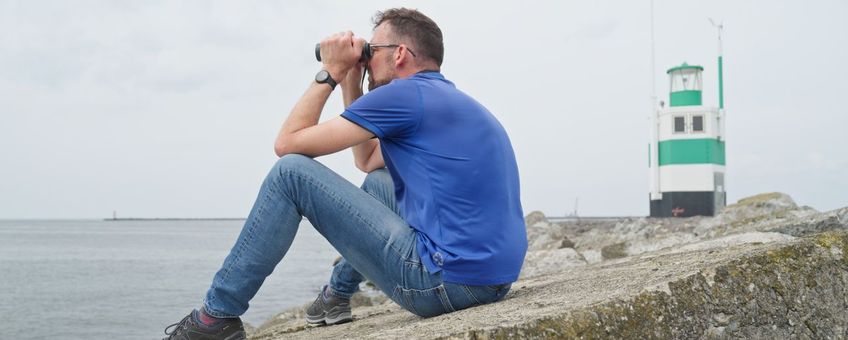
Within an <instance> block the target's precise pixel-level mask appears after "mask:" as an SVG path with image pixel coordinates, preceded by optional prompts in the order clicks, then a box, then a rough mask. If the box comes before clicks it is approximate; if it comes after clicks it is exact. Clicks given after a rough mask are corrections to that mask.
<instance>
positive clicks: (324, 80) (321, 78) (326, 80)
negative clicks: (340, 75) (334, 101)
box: [315, 70, 338, 90]
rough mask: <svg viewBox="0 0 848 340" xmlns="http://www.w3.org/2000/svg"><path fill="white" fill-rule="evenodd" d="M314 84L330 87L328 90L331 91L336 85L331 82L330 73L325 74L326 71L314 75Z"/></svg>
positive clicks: (333, 81)
mask: <svg viewBox="0 0 848 340" xmlns="http://www.w3.org/2000/svg"><path fill="white" fill-rule="evenodd" d="M315 82H316V83H318V84H327V85H330V88H331V89H333V90H335V89H336V85H337V84H338V83H336V81H335V80H333V77H330V72H327V70H321V71H318V74H316V75H315Z"/></svg>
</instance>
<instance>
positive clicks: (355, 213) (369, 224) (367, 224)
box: [286, 169, 404, 259]
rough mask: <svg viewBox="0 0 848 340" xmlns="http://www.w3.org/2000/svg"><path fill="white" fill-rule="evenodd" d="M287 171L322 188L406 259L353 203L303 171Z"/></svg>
mask: <svg viewBox="0 0 848 340" xmlns="http://www.w3.org/2000/svg"><path fill="white" fill-rule="evenodd" d="M286 172H288V173H289V174H290V175H294V176H297V177H299V178H300V179H301V180H304V181H305V182H306V183H309V185H311V186H313V187H315V188H316V189H319V190H321V191H322V192H323V193H324V194H326V195H327V196H329V197H331V198H332V199H333V201H335V202H336V203H339V205H341V206H343V207H344V209H345V210H346V211H347V212H348V213H350V214H351V215H354V216H356V218H357V219H358V220H359V221H360V222H362V224H364V225H366V226H368V229H370V230H371V232H373V233H374V234H376V235H377V236H378V237H379V238H380V240H381V241H383V242H384V243H385V244H388V245H389V248H391V249H392V251H394V253H395V254H397V255H398V257H399V258H401V259H404V256H403V255H402V254H401V252H400V251H399V250H398V249H397V248H395V246H394V245H393V244H390V243H389V239H388V238H384V237H383V235H382V233H380V232H378V231H377V228H376V227H375V226H374V225H373V224H372V223H370V222H369V221H366V220H365V218H363V217H362V215H361V214H359V212H358V211H355V210H354V209H352V206H351V205H350V204H349V203H348V202H347V201H345V200H342V199H341V198H339V197H338V196H336V195H334V194H333V193H332V191H330V190H328V188H327V187H326V186H324V185H323V184H322V183H320V182H318V181H316V180H314V179H313V178H312V177H309V176H305V174H303V173H301V172H296V171H292V169H286ZM360 190H361V189H360ZM289 198H291V197H289ZM381 205H382V203H381ZM387 209H388V208H387ZM393 213H394V212H393ZM302 215H303V214H301V216H302Z"/></svg>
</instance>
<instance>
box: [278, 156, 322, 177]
mask: <svg viewBox="0 0 848 340" xmlns="http://www.w3.org/2000/svg"><path fill="white" fill-rule="evenodd" d="M314 163H315V160H314V159H312V158H309V157H306V156H304V155H300V154H294V153H293V154H288V155H284V156H283V157H280V159H278V160H277V163H276V164H274V169H275V170H277V171H279V172H280V173H282V172H283V171H285V170H300V169H304V168H308V167H309V166H311V165H313V164H314Z"/></svg>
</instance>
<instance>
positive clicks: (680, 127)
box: [674, 116, 686, 133]
mask: <svg viewBox="0 0 848 340" xmlns="http://www.w3.org/2000/svg"><path fill="white" fill-rule="evenodd" d="M674 132H675V133H678V132H686V117H683V116H678V117H674Z"/></svg>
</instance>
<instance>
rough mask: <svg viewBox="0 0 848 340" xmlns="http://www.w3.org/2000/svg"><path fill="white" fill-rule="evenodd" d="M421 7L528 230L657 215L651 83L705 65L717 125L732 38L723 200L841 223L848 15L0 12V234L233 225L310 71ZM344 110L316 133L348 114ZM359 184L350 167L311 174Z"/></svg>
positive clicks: (574, 7)
mask: <svg viewBox="0 0 848 340" xmlns="http://www.w3.org/2000/svg"><path fill="white" fill-rule="evenodd" d="M395 6H406V7H413V8H418V9H420V10H421V11H422V12H424V13H425V14H427V15H429V16H430V17H431V18H433V19H434V20H435V21H436V22H437V23H438V24H439V25H440V27H441V28H442V31H443V33H444V37H445V50H446V52H445V62H444V64H443V69H442V71H443V73H444V74H445V76H446V77H447V78H448V79H450V80H452V81H454V82H455V83H456V85H457V87H458V88H460V89H461V90H463V91H465V92H466V93H468V94H470V95H471V96H473V97H475V98H476V99H477V100H478V101H480V102H481V103H483V104H484V105H485V106H487V107H488V108H489V110H490V111H492V113H494V114H495V116H497V117H498V119H500V121H501V123H502V124H503V125H504V126H505V127H506V129H507V131H508V133H509V134H510V137H511V139H512V143H513V147H514V148H515V151H516V156H517V159H518V163H519V169H520V173H521V189H522V203H523V206H524V210H525V213H529V212H530V211H532V210H542V211H544V212H545V213H546V214H548V215H564V214H566V213H569V212H571V211H572V210H573V209H574V205H575V200H576V199H579V203H578V212H579V214H580V215H584V216H589V215H645V214H647V213H648V179H649V177H648V168H647V163H648V155H647V145H648V128H649V125H648V114H649V111H650V95H651V77H654V78H655V79H656V84H657V86H656V90H657V93H658V95H659V96H660V98H661V99H664V100H666V101H667V97H668V81H667V77H666V74H665V71H666V69H668V68H670V67H672V66H676V65H679V64H680V63H682V62H684V61H685V62H688V63H689V64H698V65H702V66H704V69H705V71H704V88H705V89H704V102H705V104H707V105H713V106H717V72H716V56H717V42H716V41H717V39H716V30H715V29H714V28H713V27H712V26H711V25H710V23H709V21H708V20H707V18H708V17H712V18H715V19H717V20H721V21H723V22H724V25H725V31H724V55H725V74H724V77H725V78H724V79H725V108H726V110H727V131H728V133H727V176H726V183H727V184H726V186H727V193H728V203H731V202H735V201H736V200H738V199H740V198H743V197H746V196H750V195H754V194H757V193H763V192H771V191H781V192H785V193H787V194H789V195H791V196H792V197H793V198H794V199H795V201H796V202H797V203H798V204H801V205H809V206H812V207H814V208H816V209H818V210H831V209H835V208H838V207H843V206H848V176H846V175H848V151H846V146H848V134H846V126H848V109H846V107H848V106H846V105H845V103H844V99H845V98H846V96H848V62H846V61H848V2H846V1H844V0H836V1H791V2H790V1H768V2H766V1H757V2H755V1H671V0H657V1H656V2H655V4H654V7H655V9H654V13H655V21H654V22H655V41H656V59H655V60H656V70H655V72H653V73H652V72H651V53H650V52H651V49H650V2H649V1H647V0H646V1H581V2H576V1H479V2H457V1H426V2H424V1H421V2H397V1H230V2H216V1H7V0H0V162H2V163H0V218H102V217H111V215H112V211H113V210H117V213H118V216H119V217H121V216H123V217H130V216H132V217H243V216H246V215H247V213H248V212H249V209H250V206H251V205H252V204H253V200H254V198H255V196H256V193H257V191H258V188H259V185H260V183H261V181H262V179H263V178H264V176H265V174H266V173H267V171H268V169H269V168H270V167H271V166H272V165H273V164H274V162H275V160H276V156H275V155H274V153H273V142H274V138H275V136H276V133H277V130H278V129H279V127H280V125H281V123H282V121H283V120H284V118H285V117H286V115H287V114H288V112H289V110H290V109H291V107H292V105H293V104H294V103H295V102H296V100H297V99H298V98H299V97H300V95H301V94H302V93H303V91H304V90H305V89H306V87H307V85H308V84H309V82H310V81H311V79H312V78H313V77H314V74H315V72H317V71H318V70H319V69H320V64H319V63H317V62H315V60H314V54H313V50H312V49H313V46H314V44H315V43H316V42H317V41H319V40H320V39H321V38H323V37H325V36H327V35H330V34H332V33H335V32H338V31H342V30H348V29H349V30H352V31H353V32H354V33H355V34H357V35H359V36H362V37H364V38H366V39H369V38H370V36H371V28H372V27H371V22H370V19H371V17H372V15H373V14H374V12H375V11H376V10H378V9H385V8H389V7H395ZM340 98H341V95H340V91H336V93H334V94H333V97H332V98H331V100H330V102H329V103H328V105H327V107H326V108H325V110H324V113H323V116H322V117H323V118H322V119H328V118H331V117H334V116H337V115H338V114H340V113H341V111H342V106H341V99H340ZM319 160H320V161H321V162H324V163H325V164H327V165H328V166H329V167H331V168H332V169H334V170H335V171H337V172H339V173H341V174H342V175H343V176H344V177H346V178H348V179H349V180H351V181H353V182H355V183H359V182H360V181H361V180H362V178H363V177H364V175H363V174H362V173H360V172H359V171H358V170H356V169H355V168H354V166H353V160H352V156H351V154H350V151H343V152H341V153H339V154H335V155H330V156H325V157H321V158H319Z"/></svg>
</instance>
